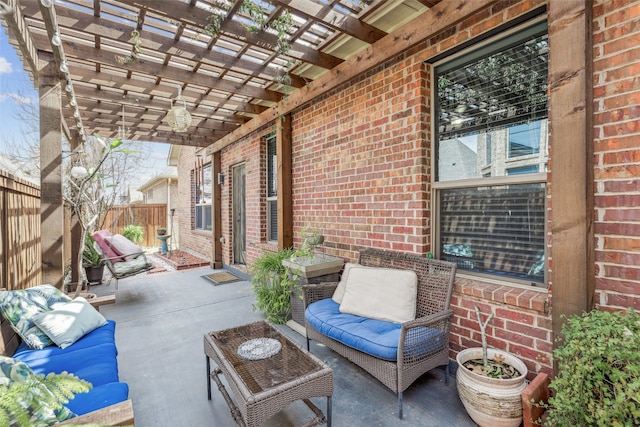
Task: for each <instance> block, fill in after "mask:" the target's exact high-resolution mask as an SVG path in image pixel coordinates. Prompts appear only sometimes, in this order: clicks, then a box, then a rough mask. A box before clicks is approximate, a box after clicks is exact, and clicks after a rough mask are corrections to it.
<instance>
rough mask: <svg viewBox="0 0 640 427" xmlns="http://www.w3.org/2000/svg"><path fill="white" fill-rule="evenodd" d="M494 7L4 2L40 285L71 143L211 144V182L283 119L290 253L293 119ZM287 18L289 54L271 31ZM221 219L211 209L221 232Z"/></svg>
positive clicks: (47, 269) (387, 2) (320, 1)
mask: <svg viewBox="0 0 640 427" xmlns="http://www.w3.org/2000/svg"><path fill="white" fill-rule="evenodd" d="M494 2H495V0H494V1H484V0H483V1H469V2H460V3H458V2H441V1H440V0H364V1H360V0H357V1H354V0H270V1H268V2H267V1H258V0H253V1H249V0H136V1H133V0H0V14H2V16H3V24H4V25H5V26H6V28H7V29H8V33H9V39H10V42H11V43H12V44H13V45H14V47H15V48H16V51H17V52H18V54H19V55H20V56H21V58H22V60H23V63H24V67H25V69H26V70H27V71H28V72H29V73H30V75H31V77H32V79H33V81H34V84H35V85H36V87H37V88H38V90H39V93H40V163H41V190H42V194H43V196H42V200H41V212H42V214H41V228H42V232H41V235H42V239H41V243H42V259H43V271H42V280H43V281H44V282H48V283H54V284H56V285H57V286H59V287H61V286H62V276H63V274H62V271H63V268H64V260H63V249H62V234H63V231H62V230H63V198H62V174H63V172H62V137H63V135H64V136H65V137H66V139H67V140H68V141H69V142H70V145H71V148H72V149H74V150H75V149H78V148H79V147H81V145H82V143H83V141H85V140H86V138H87V136H89V135H92V134H96V133H97V134H99V135H100V136H102V137H104V138H116V137H121V138H123V139H128V140H142V141H151V142H163V143H169V144H175V145H185V146H192V147H200V148H205V147H206V154H207V155H210V156H211V159H212V164H213V173H214V175H215V174H216V173H217V172H219V167H220V150H221V149H222V148H224V147H226V146H228V145H230V144H232V143H233V142H234V141H237V140H238V139H239V138H242V137H243V136H246V135H248V134H249V133H251V132H253V131H254V130H256V129H259V128H260V127H262V126H265V125H267V124H269V123H273V122H274V121H275V120H276V119H281V120H282V124H281V125H280V126H276V129H277V139H278V142H277V144H278V150H279V151H278V152H279V153H282V154H283V155H282V156H281V157H280V156H279V162H282V165H283V167H282V172H283V173H282V176H280V177H279V185H282V186H283V188H281V189H279V190H281V191H279V194H283V195H285V196H283V197H281V198H280V199H279V201H278V203H279V204H282V207H283V212H284V213H283V215H282V216H281V218H279V221H282V222H283V224H284V226H282V227H279V233H281V235H280V236H279V239H278V240H279V245H281V246H283V247H284V246H287V245H290V244H291V241H292V231H291V227H290V226H287V224H288V222H287V221H289V220H290V215H287V214H286V212H285V211H286V209H284V208H286V206H287V203H288V202H289V201H290V200H289V199H288V198H287V197H286V195H287V194H290V187H289V188H287V185H289V186H290V183H289V184H287V174H286V172H287V170H288V171H290V160H291V158H290V156H291V154H290V151H291V130H290V122H288V120H289V119H288V117H289V116H288V113H289V112H291V111H292V110H294V109H295V108H297V107H300V106H302V105H304V104H306V103H308V102H310V101H311V100H313V99H314V98H316V97H318V96H320V95H322V94H324V93H327V92H328V91H330V90H332V89H335V88H336V87H338V86H339V85H341V84H343V83H346V82H348V81H349V80H351V79H353V78H354V77H357V76H358V75H360V74H362V73H365V72H366V71H368V70H370V69H372V68H374V67H376V66H378V65H380V64H383V63H384V62H385V61H387V60H389V59H390V58H393V57H394V56H396V55H398V54H401V53H403V52H405V51H406V50H408V49H410V48H411V47H413V46H415V45H416V44H418V43H420V42H422V41H424V40H426V39H428V38H429V37H433V36H436V35H437V34H439V33H440V32H441V31H443V30H444V29H445V28H448V27H451V26H452V25H455V24H456V23H458V22H460V21H462V20H464V19H466V18H468V17H470V16H472V15H473V14H474V13H475V12H477V11H478V10H481V9H482V8H485V7H487V5H489V4H491V3H494ZM256 10H258V12H257V17H256ZM252 13H253V15H252ZM286 15H290V21H289V22H288V24H287V25H286V26H285V29H284V34H282V30H280V34H279V36H280V41H281V40H282V39H285V40H286V42H287V43H288V44H289V46H290V48H289V49H285V52H284V53H283V52H282V50H280V51H279V50H278V41H279V40H278V32H277V31H276V30H273V29H270V28H267V27H268V26H269V23H271V22H275V21H277V20H279V19H281V18H280V17H282V16H286ZM256 21H258V22H259V23H260V25H257V24H256ZM252 27H259V28H257V29H256V28H253V30H252ZM283 76H284V78H283ZM173 106H182V107H184V108H185V109H186V111H187V112H188V113H189V115H190V116H191V120H190V122H189V123H188V124H189V126H188V127H186V126H185V128H183V129H180V127H179V126H172V125H171V124H170V123H169V122H168V120H167V113H168V111H169V110H170V109H171V108H172V107H173ZM287 164H288V165H289V166H287ZM213 197H214V200H218V198H219V194H215V193H214V195H213ZM278 207H279V209H280V208H281V206H280V205H279V206H278ZM220 220H221V219H220V212H219V210H214V212H213V224H214V228H216V227H219V224H220ZM280 230H281V231H280ZM76 233H78V235H77V236H75V237H74V238H73V239H72V241H73V242H76V241H81V240H80V238H79V237H80V236H79V231H76ZM214 237H215V236H214ZM216 242H218V239H215V238H214V247H213V264H214V265H218V264H221V259H220V248H219V245H220V244H219V243H216ZM79 249H80V248H76V247H73V248H71V253H77V251H78V250H79Z"/></svg>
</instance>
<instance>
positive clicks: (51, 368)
mask: <svg viewBox="0 0 640 427" xmlns="http://www.w3.org/2000/svg"><path fill="white" fill-rule="evenodd" d="M44 286H48V285H44ZM36 288H37V287H36ZM32 289H35V288H32ZM0 292H11V291H2V290H0ZM113 302H115V297H114V296H113V295H109V296H104V297H95V298H93V299H90V303H91V305H92V306H93V307H94V308H95V309H99V307H100V306H101V305H104V304H111V303H113ZM65 345H66V344H65ZM0 355H2V356H6V357H9V358H11V359H10V360H14V361H15V362H14V363H18V364H19V363H25V364H26V365H27V366H28V368H29V369H30V370H32V371H33V373H35V374H45V375H46V374H48V373H51V372H54V373H61V372H63V371H66V372H70V373H73V374H75V375H76V376H78V377H79V378H82V379H84V380H87V381H89V382H90V383H92V385H93V388H92V389H91V390H90V391H89V392H87V393H80V394H78V395H76V397H75V398H74V399H72V400H70V401H69V403H68V404H67V405H66V407H67V408H68V409H69V410H71V411H72V412H73V413H75V414H76V415H78V416H76V417H74V418H70V419H68V420H67V421H64V422H59V423H58V424H57V425H67V424H68V425H77V424H98V425H114V426H115V425H119V426H121V425H133V423H134V416H133V405H132V402H131V400H130V399H128V393H129V387H128V385H127V384H126V383H123V382H120V381H119V379H118V364H117V359H116V355H117V349H116V345H115V323H114V322H113V321H110V320H109V321H107V323H106V324H105V325H103V326H101V327H99V328H97V329H94V330H93V331H92V332H89V333H87V334H86V335H84V336H83V337H81V338H80V339H78V340H77V341H76V342H74V343H73V344H70V345H68V346H65V347H64V348H61V347H58V346H57V345H50V346H47V347H44V348H42V349H31V348H29V347H28V346H27V345H26V343H25V342H24V341H23V340H22V339H21V337H20V335H18V333H17V332H16V331H15V330H14V329H13V328H12V326H11V324H10V322H9V321H8V320H7V319H5V318H4V316H2V314H0ZM5 362H6V360H5ZM16 366H18V365H16Z"/></svg>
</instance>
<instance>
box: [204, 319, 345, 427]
mask: <svg viewBox="0 0 640 427" xmlns="http://www.w3.org/2000/svg"><path fill="white" fill-rule="evenodd" d="M263 338H266V339H267V340H262V339H263ZM258 339H260V340H258ZM256 340H258V342H260V343H262V342H266V343H268V344H273V345H274V347H276V348H279V349H278V350H277V352H276V353H275V354H274V355H272V356H269V357H266V358H261V357H264V356H261V355H260V350H261V348H258V349H257V350H258V351H257V352H256V353H254V354H257V356H255V357H252V358H251V359H247V358H246V357H247V355H246V354H245V353H244V352H243V350H246V348H247V342H248V341H250V343H248V344H253V343H254V342H256ZM274 340H275V341H274ZM278 343H279V345H278ZM240 346H242V348H241V349H240V350H241V351H240V352H241V353H243V356H244V357H242V356H240V355H239V354H238V348H239V347H240ZM265 348H267V347H266V346H265ZM271 350H272V351H273V350H274V349H273V348H271ZM204 352H205V356H206V360H207V393H208V398H209V400H211V380H214V381H215V382H216V384H217V385H218V389H219V390H220V392H221V393H222V396H223V397H224V399H225V400H226V402H227V404H228V405H229V409H230V410H231V415H232V416H233V419H234V420H235V421H236V423H237V424H238V425H240V426H247V427H255V426H258V425H260V424H261V423H262V422H264V421H266V420H268V419H269V418H271V417H272V416H274V415H275V414H277V413H278V412H280V411H281V410H282V409H284V408H285V407H286V406H287V405H289V404H290V403H292V402H295V401H296V400H302V401H304V403H305V404H306V405H307V406H308V407H309V408H310V409H311V410H312V411H313V412H314V414H315V418H313V419H312V420H311V421H310V422H308V423H307V424H305V426H312V425H317V424H322V423H324V422H325V421H326V422H327V426H328V427H331V395H332V394H333V370H332V369H331V368H329V367H328V366H327V365H325V364H324V363H323V362H322V361H321V360H320V359H318V358H317V357H315V356H314V355H312V354H311V353H309V352H307V351H305V350H304V349H302V348H301V347H300V346H298V344H296V343H294V342H293V341H291V340H290V339H289V338H287V337H286V336H285V335H283V334H282V333H280V332H279V331H278V330H276V329H275V328H274V327H272V326H271V325H270V324H269V323H267V322H256V323H251V324H249V325H243V326H239V327H236V328H231V329H225V330H222V331H214V332H210V333H208V334H205V336H204ZM265 352H266V350H265ZM256 358H257V360H253V359H256ZM211 359H213V361H214V362H215V363H216V364H217V367H216V368H215V369H214V370H213V371H212V370H211ZM220 374H224V376H225V378H226V379H227V383H228V384H229V386H230V387H231V390H232V392H233V396H234V398H235V403H234V400H233V399H231V397H230V396H229V393H228V392H227V390H226V388H225V386H224V384H223V383H222V381H221V379H220V377H219V375H220ZM321 396H326V397H327V416H326V418H325V417H324V415H323V414H322V411H321V410H320V409H319V408H318V407H317V406H316V405H314V404H313V403H312V402H311V401H310V400H309V399H310V398H311V397H321Z"/></svg>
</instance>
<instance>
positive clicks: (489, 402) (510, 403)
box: [456, 348, 527, 427]
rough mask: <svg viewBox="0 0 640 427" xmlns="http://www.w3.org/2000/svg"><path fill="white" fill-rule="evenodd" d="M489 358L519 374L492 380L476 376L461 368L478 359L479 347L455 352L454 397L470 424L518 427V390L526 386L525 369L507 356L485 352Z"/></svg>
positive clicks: (520, 395) (501, 352) (511, 357)
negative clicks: (500, 358)
mask: <svg viewBox="0 0 640 427" xmlns="http://www.w3.org/2000/svg"><path fill="white" fill-rule="evenodd" d="M487 355H488V357H489V359H493V358H494V357H495V356H496V355H501V356H502V357H504V361H505V362H506V363H508V364H509V365H511V366H513V367H514V368H516V369H517V370H518V372H520V373H521V374H522V375H520V376H519V377H517V378H511V379H506V380H503V379H496V378H489V377H485V376H483V375H479V374H477V373H475V372H472V371H470V370H468V369H467V368H465V367H464V365H463V364H464V363H465V362H467V361H468V360H472V359H482V348H469V349H466V350H462V351H461V352H460V353H458V356H457V357H456V361H457V362H458V371H457V373H456V384H457V386H458V396H459V397H460V400H461V401H462V404H463V405H464V408H465V409H466V410H467V413H468V414H469V416H470V417H471V419H472V420H473V421H475V422H476V423H477V424H478V425H479V426H480V427H518V426H520V423H521V422H522V400H521V399H522V391H523V390H524V389H525V387H526V386H527V384H526V375H527V366H526V365H525V364H524V363H523V362H522V361H521V360H520V359H518V358H517V357H515V356H513V355H512V354H511V353H508V352H506V351H502V350H496V349H489V350H488V353H487Z"/></svg>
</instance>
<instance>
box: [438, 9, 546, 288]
mask: <svg viewBox="0 0 640 427" xmlns="http://www.w3.org/2000/svg"><path fill="white" fill-rule="evenodd" d="M546 20H547V16H546V15H542V16H539V17H537V18H534V19H532V20H529V21H527V22H525V23H522V24H520V25H517V26H514V27H513V28H509V29H506V30H505V31H500V32H499V33H497V34H495V35H493V36H492V37H489V38H487V39H486V40H482V41H479V42H477V43H470V44H469V45H468V46H467V47H465V48H464V49H462V50H460V51H458V52H455V53H453V54H452V55H450V56H439V58H438V60H437V61H435V62H433V63H431V64H430V65H431V67H430V74H431V83H430V88H429V91H430V93H431V94H432V95H431V96H430V99H431V111H433V112H434V114H433V116H432V120H431V123H430V127H431V135H432V136H431V144H432V147H433V150H432V152H431V153H432V155H431V159H430V164H431V171H432V173H431V179H430V182H431V219H432V224H433V228H432V232H431V242H430V243H431V249H432V253H433V254H434V255H435V256H436V257H437V258H440V257H441V255H442V254H441V248H440V238H441V232H440V227H441V218H440V212H441V201H440V193H441V191H442V190H445V189H447V190H448V189H462V188H476V187H493V186H505V185H517V184H544V186H545V200H546V199H547V198H548V182H547V172H546V170H545V171H542V172H537V173H528V174H515V175H505V176H483V174H482V173H481V172H480V170H479V172H480V176H478V177H477V178H472V179H458V180H449V181H438V180H437V178H438V177H437V173H438V172H437V170H438V162H439V150H438V144H439V141H438V138H439V132H438V126H439V116H438V114H439V113H438V111H439V109H438V105H437V103H438V99H439V98H438V86H437V81H436V79H437V74H436V70H437V68H438V67H439V66H440V65H442V64H446V63H453V62H454V61H461V59H462V61H465V59H463V58H464V57H465V56H466V57H473V56H474V55H477V54H478V52H480V51H483V50H486V49H487V46H488V45H490V44H492V43H500V41H503V40H507V39H508V38H510V37H511V36H513V35H515V34H518V33H522V34H526V33H528V32H529V31H530V30H531V29H532V28H534V27H535V26H537V25H539V24H541V23H542V22H544V21H546ZM484 55H485V56H486V54H484ZM547 102H548V100H547ZM548 111H549V107H548V105H547V118H546V119H543V120H546V121H547V123H546V126H542V125H541V127H540V132H541V133H542V131H543V130H544V131H546V132H547V137H548V134H549V131H548V128H549V123H548ZM507 127H508V126H507ZM490 133H491V132H487V135H490ZM489 138H491V137H490V136H489ZM542 150H543V147H540V151H541V152H542ZM544 150H545V152H543V154H544V155H545V156H546V161H547V162H548V161H549V158H548V152H547V151H548V144H547V147H545V148H544ZM492 155H493V153H491V156H492ZM526 157H539V154H532V155H527V156H522V157H520V158H516V159H517V160H520V159H522V158H526ZM505 159H506V160H507V161H509V160H514V159H511V158H510V157H509V156H505ZM485 161H486V159H485ZM479 169H480V168H479ZM545 169H546V168H545ZM505 173H506V171H505ZM547 215H548V207H547V206H546V204H545V207H544V217H545V220H544V231H543V233H544V240H545V243H544V246H543V249H544V255H545V269H544V279H543V282H542V283H535V284H534V283H532V282H531V281H528V280H520V279H518V278H514V277H503V276H499V275H494V274H488V273H483V272H477V271H468V270H462V269H458V272H457V274H458V275H460V276H467V277H469V278H477V279H481V280H482V281H483V282H488V283H494V284H498V285H507V286H511V287H516V288H523V289H528V290H538V291H541V292H546V291H547V289H548V286H549V277H548V267H546V263H547V261H548V256H549V251H548V244H547V243H546V241H547V235H548V230H547V227H548V217H547Z"/></svg>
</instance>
